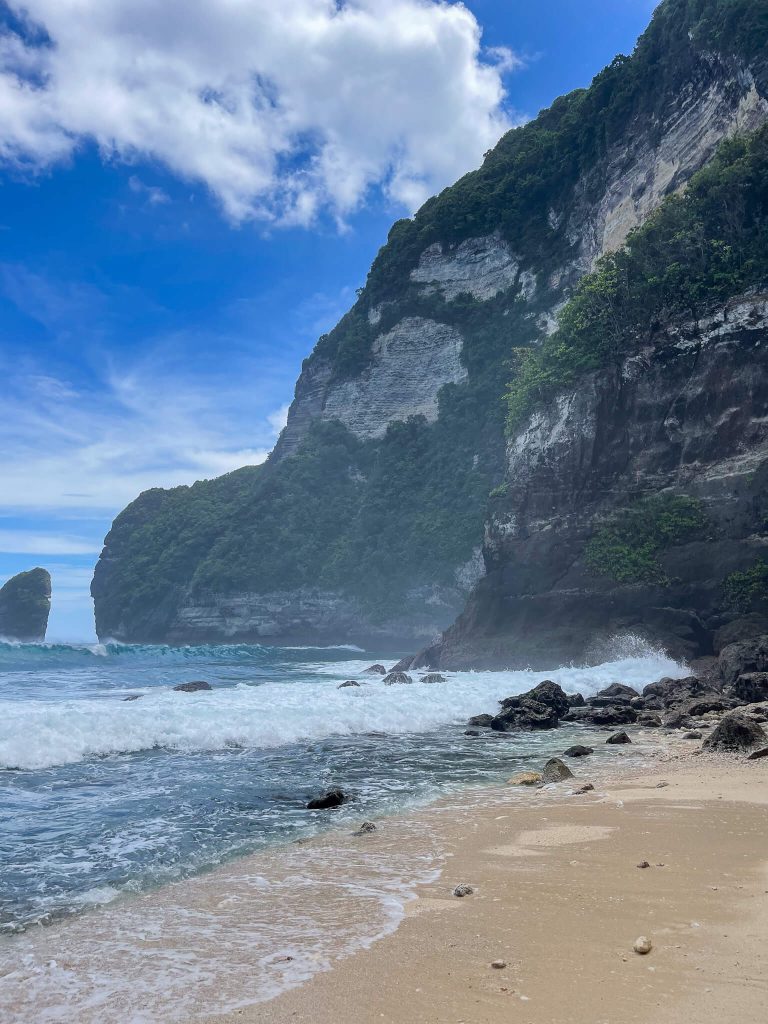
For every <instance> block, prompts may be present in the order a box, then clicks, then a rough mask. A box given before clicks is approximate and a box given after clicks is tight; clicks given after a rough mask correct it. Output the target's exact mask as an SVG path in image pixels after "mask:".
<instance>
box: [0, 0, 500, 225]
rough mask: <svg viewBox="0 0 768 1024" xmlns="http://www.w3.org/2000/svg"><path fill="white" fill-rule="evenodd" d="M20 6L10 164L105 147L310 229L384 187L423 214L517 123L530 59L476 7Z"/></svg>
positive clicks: (74, 0) (10, 42)
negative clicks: (484, 39)
mask: <svg viewBox="0 0 768 1024" xmlns="http://www.w3.org/2000/svg"><path fill="white" fill-rule="evenodd" d="M6 2H8V3H9V6H10V7H11V9H12V10H13V11H14V12H16V14H17V15H18V16H19V17H20V18H21V19H22V20H23V21H26V24H27V26H28V28H29V32H28V33H27V34H26V35H27V38H23V36H21V35H11V34H6V35H5V36H4V37H0V160H3V161H5V162H6V163H10V164H13V165H16V166H18V167H22V168H32V169H33V170H34V169H40V168H45V167H47V166H50V165H51V164H53V163H55V162H57V161H61V160H63V159H66V158H68V157H70V156H71V155H72V154H73V153H75V152H76V150H77V148H78V146H79V145H80V144H81V143H82V142H83V141H85V140H94V141H95V142H96V143H97V144H98V146H99V147H100V150H101V152H102V154H103V156H104V158H105V159H110V158H112V159H120V160H125V161H132V160H135V159H138V158H151V159H154V160H157V161H160V162H161V163H162V164H164V165H165V166H166V167H167V168H169V169H170V170H171V171H172V172H173V173H174V174H176V175H178V176H180V177H181V178H183V179H186V180H189V181H193V182H201V183H203V184H205V185H206V186H207V187H208V188H209V189H210V190H211V191H212V192H213V193H214V194H215V196H216V197H217V198H218V200H219V202H220V203H221V205H222V206H223V208H224V210H225V211H226V213H227V215H228V216H229V217H230V218H232V219H233V220H235V221H240V220H244V219H247V218H252V217H257V218H264V219H267V220H276V221H282V222H289V223H291V222H297V223H304V224H306V223H309V222H311V220H312V219H313V218H314V217H315V216H316V214H317V212H318V211H319V210H321V209H330V210H331V211H332V212H333V214H334V215H336V216H337V217H340V218H343V217H344V216H345V215H346V214H347V213H349V212H350V211H352V210H354V208H355V207H356V206H357V205H358V204H359V203H360V202H361V200H362V199H363V197H364V196H365V194H366V191H367V190H368V189H369V188H370V187H371V186H376V185H379V186H381V187H382V188H383V189H384V190H385V192H386V193H387V194H388V195H389V196H390V197H391V199H393V200H394V201H395V202H397V203H400V204H404V205H405V206H406V207H408V208H409V209H413V208H415V207H417V206H418V205H419V204H420V203H421V202H422V201H423V200H424V199H425V198H426V197H427V196H428V195H429V194H431V193H432V192H434V191H436V190H437V189H439V188H440V187H442V186H444V185H446V184H447V183H448V182H450V181H452V180H454V179H455V178H456V177H457V176H459V175H460V174H462V173H463V172H464V171H466V170H468V169H469V168H470V167H472V166H474V165H476V164H477V163H478V162H479V160H480V157H481V155H482V153H483V152H484V151H485V150H486V149H488V147H489V146H490V145H492V144H493V143H494V142H495V141H496V140H497V139H498V137H499V136H500V134H501V133H502V132H503V131H504V130H505V129H506V127H508V121H507V118H506V116H505V114H504V112H503V101H504V89H503V84H502V75H503V73H504V72H505V71H508V70H510V69H512V68H513V67H514V66H516V64H517V63H518V61H517V58H516V57H515V56H514V55H513V54H512V53H511V52H510V51H509V50H507V49H500V48H495V49H493V50H491V51H486V52H484V51H483V50H482V47H481V43H480V29H479V26H478V24H477V22H476V20H475V18H474V16H473V15H472V14H471V12H470V11H468V10H467V9H466V8H465V7H464V6H463V5H462V4H461V3H447V2H440V0H346V2H344V3H342V2H338V0H281V2H280V3H275V2H274V0H163V2H161V3H158V2H157V0H23V2H22V0H6ZM33 27H36V31H35V30H34V29H33ZM40 28H42V29H44V31H45V33H47V36H48V37H49V39H50V44H44V45H41V44H40V43H39V39H40V36H41V33H40V31H39V30H40ZM31 40H33V41H31ZM136 182H137V183H138V186H141V185H142V183H141V182H140V181H139V179H136ZM147 195H148V198H149V199H150V201H154V202H162V201H163V199H162V195H163V193H161V192H160V190H156V191H154V192H153V191H151V190H150V191H148V192H147ZM153 196H154V197H155V198H154V199H153Z"/></svg>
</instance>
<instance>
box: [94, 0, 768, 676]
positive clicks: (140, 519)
mask: <svg viewBox="0 0 768 1024" xmlns="http://www.w3.org/2000/svg"><path fill="white" fill-rule="evenodd" d="M725 7H726V8H728V5H725ZM736 7H739V9H740V12H741V13H740V17H739V19H738V20H737V21H736V22H733V20H732V19H731V20H729V19H728V18H727V17H726V18H723V17H722V16H721V15H722V9H723V5H722V4H719V3H718V2H716V0H691V2H687V0H686V2H683V0H667V2H666V3H664V4H662V6H661V8H660V9H659V11H658V12H657V14H656V16H655V17H654V22H653V24H652V25H651V27H650V28H649V30H648V32H647V33H646V34H645V36H644V37H643V38H642V39H641V41H640V43H639V44H638V48H637V50H636V52H635V53H634V54H633V56H632V57H631V58H617V60H616V61H614V63H613V64H612V65H611V66H610V67H609V68H607V69H606V70H605V71H604V72H603V73H602V74H601V75H599V76H598V77H597V78H596V79H595V81H594V83H593V84H592V86H591V87H590V89H588V90H582V91H579V92H577V93H574V94H572V95H571V96H568V97H565V98H563V99H561V100H558V101H557V102H556V103H555V104H554V105H553V107H552V108H551V109H550V110H548V111H545V112H543V113H542V114H541V115H540V116H539V118H537V119H536V120H535V121H533V122H531V123H530V124H528V125H526V126H525V127H524V128H522V129H517V130H515V131H513V132H510V133H509V134H508V135H507V136H505V137H504V138H503V139H502V140H501V141H500V142H499V144H498V145H497V147H496V148H495V149H494V150H493V151H492V152H491V153H489V154H488V155H487V156H486V159H485V161H484V163H483V166H482V167H481V168H480V169H479V170H478V171H476V172H473V173H472V174H469V175H467V176H466V177H465V178H463V179H461V181H459V182H458V183H457V184H456V185H455V186H453V187H452V188H450V189H447V190H446V191H445V192H443V193H442V194H441V195H440V196H438V197H435V198H434V199H432V200H430V201H429V202H428V203H427V204H425V206H424V207H423V208H422V210H421V211H419V213H418V214H417V216H416V217H415V218H414V219H413V220H410V221H399V222H397V224H395V226H394V227H393V229H392V231H391V233H390V236H389V240H388V243H387V245H386V246H384V248H383V249H382V250H381V252H380V253H379V256H378V257H377V259H376V261H375V263H374V265H373V267H372V269H371V272H370V274H369V277H368V281H367V284H366V287H365V289H363V291H362V293H361V295H360V297H359V299H358V301H357V302H356V304H355V306H354V307H353V308H352V309H351V310H350V311H349V313H348V314H347V315H346V316H345V317H344V318H343V319H342V320H341V322H340V323H339V325H338V326H337V327H336V328H335V329H334V330H333V331H332V332H330V334H329V335H327V336H324V337H323V338H321V339H320V341H319V342H318V344H317V346H316V348H315V350H314V352H313V353H312V354H311V356H310V357H309V358H308V359H307V360H306V361H305V364H304V367H303V370H302V373H301V376H300V378H299V381H298V383H297V386H296V396H295V399H294V402H293V403H292V405H291V408H290V412H289V416H288V424H287V426H286V428H285V430H284V431H283V433H282V435H281V437H280V439H279V441H278V444H277V446H276V448H275V451H274V453H273V455H272V456H271V458H270V460H269V462H268V463H267V464H266V465H265V466H263V467H259V468H258V469H244V470H241V471H239V472H238V473H235V474H230V475H229V476H228V477H224V478H221V479H220V480H214V481H206V482H202V483H200V484H196V485H195V486H194V487H192V488H177V489H175V490H173V491H151V492H147V493H146V494H144V495H142V496H140V497H139V498H138V499H137V501H136V502H134V503H133V505H131V506H129V508H128V509H126V511H125V512H124V513H122V514H121V515H120V516H119V517H118V519H117V520H116V521H115V524H114V525H113V528H112V530H111V531H110V534H109V536H108V537H107V539H106V542H105V549H104V552H103V554H102V557H101V559H100V561H99V565H98V566H97V570H96V574H95V577H94V582H93V587H92V592H93V595H94V598H95V604H96V623H97V631H98V633H99V635H100V636H101V637H107V636H113V637H116V638H120V639H126V640H135V641H136V640H173V641H195V640H199V641H203V640H233V641H234V640H241V639H262V638H263V639H269V640H282V639H298V640H307V641H313V642H329V643H333V642H343V641H358V642H359V641H365V640H369V639H376V640H381V641H383V640H386V639H389V640H397V641H408V642H413V641H417V642H419V643H427V642H429V641H431V640H432V639H433V638H434V636H435V634H436V633H438V632H439V630H441V629H444V628H445V627H446V626H447V625H449V623H450V622H451V621H453V619H454V618H455V616H456V615H457V614H458V613H459V612H460V611H461V609H462V607H463V605H464V601H465V599H466V596H467V595H468V593H469V592H470V590H471V588H472V586H473V585H474V584H475V583H476V582H477V580H478V579H479V577H480V576H481V575H482V574H483V559H481V557H480V549H481V544H482V543H483V529H484V527H483V522H484V519H485V515H486V505H487V496H488V493H489V491H491V489H492V488H494V487H495V486H496V485H498V484H499V483H500V482H501V481H502V479H506V480H507V482H508V483H507V486H508V487H511V491H510V493H512V492H515V493H517V491H516V489H517V488H518V484H517V483H516V480H517V475H518V472H522V471H523V469H524V468H525V467H526V466H527V465H528V463H529V461H530V456H529V454H523V455H521V456H520V461H519V462H515V458H514V456H513V454H511V453H510V450H509V449H506V447H505V446H506V442H505V437H504V412H503V394H504V390H505V387H506V384H507V382H508V380H509V375H510V369H509V357H510V353H511V350H512V349H513V348H515V347H520V346H536V345H538V344H541V342H542V341H543V340H544V339H546V338H547V337H548V336H549V335H550V334H551V332H552V331H553V330H554V328H555V325H556V316H557V313H558V311H559V310H560V309H561V308H562V306H563V304H564V302H565V301H566V300H567V298H568V296H569V295H570V294H571V292H572V290H573V288H574V286H575V285H576V283H577V282H578V281H579V280H580V278H581V277H582V276H583V275H584V274H586V273H588V272H589V271H590V270H591V269H592V268H593V267H594V266H595V263H596V261H597V260H598V258H599V257H600V256H601V255H602V254H604V253H605V252H607V251H611V250H614V249H617V248H618V247H619V246H621V245H622V244H623V242H624V241H625V239H626V238H627V235H628V233H629V231H630V230H631V229H632V228H633V227H635V226H637V225H638V224H640V223H642V222H643V221H644V220H645V219H646V218H647V216H648V215H649V214H650V213H651V212H652V211H653V210H654V209H656V208H657V207H658V205H659V203H660V202H661V201H662V200H663V198H664V196H665V195H668V194H670V193H674V192H676V191H679V190H680V189H681V188H683V187H684V186H685V184H686V182H687V181H688V180H689V179H690V177H691V175H692V174H694V173H695V172H696V171H697V170H699V168H701V167H702V166H704V165H705V164H707V162H708V161H709V160H710V159H711V158H712V155H713V153H714V152H715V150H716V148H717V146H718V145H719V144H720V143H721V142H722V140H723V139H724V138H726V137H728V136H729V135H732V134H735V133H739V132H745V131H752V130H754V129H755V128H757V127H758V126H759V125H760V124H761V123H762V122H763V121H764V120H765V119H766V117H768V100H767V99H766V97H768V76H766V71H765V62H764V56H763V54H764V43H765V35H766V32H765V24H764V12H763V13H761V7H760V5H759V4H755V3H749V2H747V0H734V5H733V10H735V8H736ZM744 12H746V15H745V13H744ZM755 12H757V13H755ZM750 19H751V20H750ZM754 26H757V27H756V28H755V27H754ZM760 32H762V37H760ZM760 38H762V40H763V42H762V43H761V42H760ZM681 329H682V328H681ZM592 386H593V387H594V388H595V389H598V390H599V389H600V388H602V387H604V386H606V385H604V384H603V383H598V381H597V380H595V382H594V384H593V385H592ZM575 401H576V399H575V398H574V402H575ZM579 401H581V399H579ZM577 404H578V403H577ZM583 415H584V416H586V415H587V414H586V412H584V413H583ZM558 422H559V420H558ZM537 429H539V433H541V431H545V430H546V427H545V426H544V425H542V426H541V427H540V428H537ZM562 429H563V428H562V427H560V428H556V427H555V426H553V430H555V433H556V434H557V431H558V430H562ZM568 429H575V427H574V426H573V424H571V423H570V421H569V428H568ZM601 429H604V427H602V426H601ZM534 433H535V431H534ZM542 443H543V442H542ZM525 447H526V451H527V446H525ZM548 459H549V456H547V460H548ZM547 460H545V461H547ZM526 472H528V471H527V470H526ZM562 472H563V480H564V479H565V474H566V469H565V467H564V468H563V471H562ZM538 486H539V479H538V477H537V478H536V479H534V478H533V477H531V478H530V489H531V491H532V490H534V489H535V488H537V487H538ZM559 486H565V484H564V483H561V485H559ZM526 493H528V492H526ZM558 493H559V492H558ZM521 500H522V499H521ZM536 500H538V499H536ZM558 500H559V499H558ZM528 501H529V499H527V498H526V499H525V501H524V504H525V505H526V507H527V504H528ZM515 508H516V507H512V506H511V507H510V510H509V515H510V516H512V517H513V518H514V517H519V515H520V512H519V510H517V511H516V510H515ZM499 515H501V516H502V519H503V516H504V515H506V513H505V512H503V511H502V510H500V509H499V508H497V506H496V505H494V511H493V516H494V518H493V519H492V520H491V522H490V524H489V525H488V527H487V529H486V533H487V537H486V542H485V545H484V561H485V566H486V567H487V568H488V570H489V572H490V577H489V579H488V580H484V581H482V582H481V584H480V589H479V591H478V593H481V594H486V593H488V594H490V592H491V590H492V589H493V588H494V587H495V586H496V587H498V580H499V578H500V577H499V575H498V574H499V573H500V574H501V575H502V576H504V574H505V572H507V570H506V569H505V568H502V565H503V564H506V561H507V560H512V561H516V560H517V559H518V557H519V551H518V549H516V548H513V547H509V546H507V547H504V546H503V545H502V546H499V543H500V542H499V539H498V537H499V536H501V535H504V536H506V535H505V534H504V531H505V530H506V529H507V527H505V526H504V525H503V522H502V519H500V520H499V523H502V525H501V526H498V527H497V526H496V525H495V523H496V517H497V516H499ZM499 531H501V532H499ZM523 539H524V537H523V535H521V541H522V540H523ZM510 543H511V542H510ZM522 546H524V545H522ZM550 561H552V563H553V564H554V562H555V561H556V558H555V557H554V555H553V556H551V558H550ZM533 564H534V563H533V562H531V565H532V566H533ZM494 581H496V582H495V583H494ZM505 586H506V584H505ZM515 586H516V585H515ZM489 588H490V589H489ZM502 591H503V587H502V589H501V590H498V593H499V594H501V593H502ZM478 600H479V599H478V598H473V599H472V604H471V606H470V611H469V612H468V613H467V615H468V616H469V619H468V618H467V616H465V617H464V619H463V620H462V622H463V623H464V625H463V626H462V627H461V632H460V635H461V636H462V637H468V636H469V633H470V632H471V630H470V629H469V628H468V626H467V623H468V622H469V621H470V619H471V618H472V616H473V615H475V614H476V615H478V616H479V615H481V614H482V615H485V614H492V612H491V606H492V604H493V602H492V601H490V600H488V601H485V600H484V603H482V604H481V603H478ZM481 608H482V612H481ZM473 609H474V611H473ZM497 611H498V610H497ZM493 614H497V612H493ZM457 628H458V627H457ZM505 629H506V627H505ZM450 635H451V636H453V635H454V633H453V632H452V633H451V634H450ZM455 635H456V636H457V637H458V636H459V633H456V634H455ZM510 635H512V633H510ZM466 642H467V644H468V643H469V642H468V640H467V641H466ZM456 643H457V644H458V646H451V645H452V644H453V641H450V642H449V643H448V646H446V648H445V657H446V658H449V659H450V658H456V659H459V660H460V659H461V658H463V657H464V655H463V654H461V653H460V651H459V647H460V646H461V645H462V644H464V643H465V640H463V639H462V640H461V643H460V644H459V641H458V640H457V641H456ZM470 646H471V645H468V646H466V650H467V651H469V649H470ZM502 648H504V644H502V645H501V647H500V648H499V650H501V649H502ZM449 650H450V651H451V652H452V653H450V654H449V653H448V652H449ZM504 650H506V648H504ZM504 656H505V657H506V654H505V655H504ZM466 657H469V654H467V655H466ZM473 657H474V655H473Z"/></svg>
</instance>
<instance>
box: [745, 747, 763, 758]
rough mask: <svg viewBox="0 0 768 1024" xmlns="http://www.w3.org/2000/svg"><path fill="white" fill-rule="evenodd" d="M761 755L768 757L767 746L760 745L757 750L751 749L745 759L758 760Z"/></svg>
mask: <svg viewBox="0 0 768 1024" xmlns="http://www.w3.org/2000/svg"><path fill="white" fill-rule="evenodd" d="M761 757H768V747H761V748H760V749H759V750H753V751H752V753H751V754H750V755H749V757H748V758H747V760H748V761H758V760H759V759H760V758H761Z"/></svg>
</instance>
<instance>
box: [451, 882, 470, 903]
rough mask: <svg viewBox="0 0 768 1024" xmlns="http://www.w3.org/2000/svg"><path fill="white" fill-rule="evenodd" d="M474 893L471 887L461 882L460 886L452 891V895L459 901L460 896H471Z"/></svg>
mask: <svg viewBox="0 0 768 1024" xmlns="http://www.w3.org/2000/svg"><path fill="white" fill-rule="evenodd" d="M474 891H475V890H474V889H473V888H472V886H471V885H467V884H466V882H461V884H460V885H457V886H456V888H455V889H454V890H453V895H454V896H458V897H459V898H460V899H461V897H462V896H471V895H472V893H473V892H474Z"/></svg>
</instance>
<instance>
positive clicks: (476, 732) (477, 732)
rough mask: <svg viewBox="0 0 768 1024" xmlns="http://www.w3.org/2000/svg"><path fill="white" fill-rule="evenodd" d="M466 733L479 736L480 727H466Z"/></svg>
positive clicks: (466, 734)
mask: <svg viewBox="0 0 768 1024" xmlns="http://www.w3.org/2000/svg"><path fill="white" fill-rule="evenodd" d="M464 735H465V736H479V735H480V731H479V730H478V729H465V730H464Z"/></svg>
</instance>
